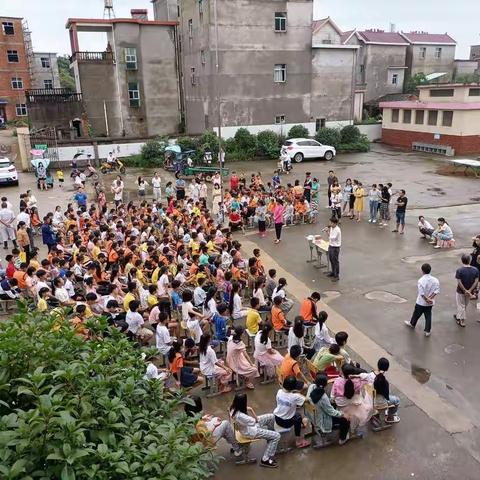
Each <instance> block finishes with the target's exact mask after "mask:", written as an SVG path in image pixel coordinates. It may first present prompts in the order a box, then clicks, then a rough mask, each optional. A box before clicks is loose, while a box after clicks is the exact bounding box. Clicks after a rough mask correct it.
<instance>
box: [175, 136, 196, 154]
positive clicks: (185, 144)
mask: <svg viewBox="0 0 480 480" xmlns="http://www.w3.org/2000/svg"><path fill="white" fill-rule="evenodd" d="M177 144H178V145H179V146H180V148H181V149H182V152H183V151H184V150H197V148H198V139H196V138H193V137H179V138H178V139H177Z"/></svg>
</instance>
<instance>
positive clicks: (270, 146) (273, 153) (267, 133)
mask: <svg viewBox="0 0 480 480" xmlns="http://www.w3.org/2000/svg"><path fill="white" fill-rule="evenodd" d="M257 145H258V151H259V153H260V155H263V156H265V157H268V158H277V157H278V156H279V154H280V146H279V143H278V135H277V134H276V133H275V132H274V131H272V130H263V131H262V132H258V134H257Z"/></svg>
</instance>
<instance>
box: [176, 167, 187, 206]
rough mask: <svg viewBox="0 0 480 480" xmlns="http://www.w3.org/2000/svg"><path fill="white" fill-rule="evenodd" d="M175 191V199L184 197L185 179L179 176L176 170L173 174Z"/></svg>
mask: <svg viewBox="0 0 480 480" xmlns="http://www.w3.org/2000/svg"><path fill="white" fill-rule="evenodd" d="M175 178H176V180H175V191H176V194H177V200H178V201H180V200H183V199H184V198H185V180H184V179H183V178H180V174H179V173H178V172H177V173H176V174H175Z"/></svg>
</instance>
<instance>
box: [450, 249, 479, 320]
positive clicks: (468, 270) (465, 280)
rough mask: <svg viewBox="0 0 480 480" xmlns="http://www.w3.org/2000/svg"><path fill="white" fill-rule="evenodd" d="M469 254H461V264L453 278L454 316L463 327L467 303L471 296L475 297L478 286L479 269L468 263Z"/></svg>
mask: <svg viewBox="0 0 480 480" xmlns="http://www.w3.org/2000/svg"><path fill="white" fill-rule="evenodd" d="M470 260H471V258H470V255H467V254H463V255H462V266H461V267H460V268H458V269H457V272H456V273H455V278H456V279H457V293H456V295H455V297H456V301H457V314H456V315H454V318H455V320H456V322H457V324H458V325H459V326H460V327H465V320H466V318H467V305H468V303H469V301H470V299H471V298H474V297H475V293H474V292H475V289H476V288H477V286H478V278H479V271H478V269H477V268H476V267H472V266H471V265H470Z"/></svg>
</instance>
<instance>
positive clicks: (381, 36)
mask: <svg viewBox="0 0 480 480" xmlns="http://www.w3.org/2000/svg"><path fill="white" fill-rule="evenodd" d="M358 34H359V35H360V37H361V38H362V39H363V40H365V42H367V43H397V44H399V45H408V42H407V41H406V40H405V39H404V38H403V37H402V36H401V35H400V34H399V33H397V32H382V31H379V30H362V31H359V32H358Z"/></svg>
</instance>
